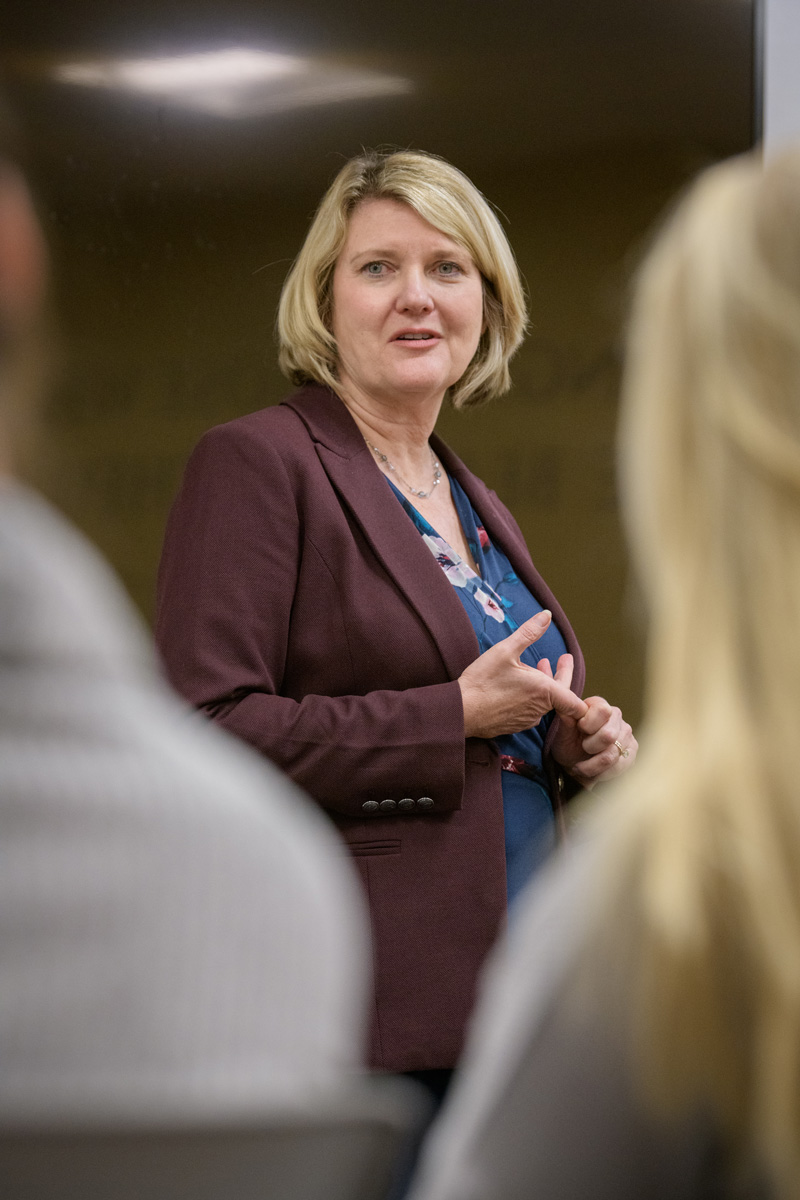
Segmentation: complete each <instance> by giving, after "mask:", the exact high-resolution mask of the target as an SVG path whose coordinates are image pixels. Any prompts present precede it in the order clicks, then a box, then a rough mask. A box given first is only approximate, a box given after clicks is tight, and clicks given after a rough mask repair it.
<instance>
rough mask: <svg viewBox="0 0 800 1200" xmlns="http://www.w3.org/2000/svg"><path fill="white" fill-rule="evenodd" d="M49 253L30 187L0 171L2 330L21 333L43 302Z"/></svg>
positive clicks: (15, 174)
mask: <svg viewBox="0 0 800 1200" xmlns="http://www.w3.org/2000/svg"><path fill="white" fill-rule="evenodd" d="M46 278H47V251H46V249H45V244H44V238H43V236H42V232H41V229H40V228H39V222H38V220H37V218H36V214H35V212H34V208H33V202H32V200H31V197H30V192H29V191H28V187H27V184H26V183H25V180H24V179H23V178H22V176H21V175H20V173H19V172H18V171H17V170H16V169H14V168H13V167H5V168H0V330H2V332H3V334H4V335H5V336H6V337H11V338H13V337H14V336H16V335H19V334H22V333H24V332H25V330H26V329H27V328H28V327H29V326H30V325H31V324H32V323H33V321H34V320H35V318H36V317H37V315H38V314H39V311H40V309H41V307H42V303H43V301H44V293H45V283H46Z"/></svg>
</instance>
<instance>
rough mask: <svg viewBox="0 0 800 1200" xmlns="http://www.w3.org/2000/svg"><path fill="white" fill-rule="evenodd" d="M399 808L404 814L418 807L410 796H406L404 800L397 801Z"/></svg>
mask: <svg viewBox="0 0 800 1200" xmlns="http://www.w3.org/2000/svg"><path fill="white" fill-rule="evenodd" d="M397 807H398V808H401V809H402V810H403V812H410V811H411V809H413V808H415V807H416V805H415V804H414V801H413V800H412V799H411V797H410V796H406V797H405V798H404V799H403V800H398V801H397Z"/></svg>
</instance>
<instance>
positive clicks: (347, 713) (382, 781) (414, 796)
mask: <svg viewBox="0 0 800 1200" xmlns="http://www.w3.org/2000/svg"><path fill="white" fill-rule="evenodd" d="M296 473H297V472H296V464H295V465H294V466H293V467H290V466H287V462H286V457H285V455H282V454H281V453H280V452H279V449H277V448H276V446H270V444H269V443H268V442H267V441H266V440H265V439H258V440H256V439H254V438H253V437H252V436H251V435H250V434H249V433H248V432H247V430H246V429H243V428H242V425H241V423H239V422H232V423H230V424H229V425H224V426H218V427H217V428H216V429H212V430H210V431H209V433H207V434H206V435H205V436H204V438H203V439H202V440H201V442H200V443H199V445H198V446H197V448H196V450H195V451H194V453H193V454H192V456H191V458H190V461H189V463H188V465H187V469H186V473H185V476H184V480H183V484H182V487H181V490H180V492H179V495H178V497H177V500H176V502H175V505H174V507H173V510H172V512H171V514H170V518H169V521H168V525H167V532H166V537H165V542H164V550H163V554H162V559H161V566H160V569H159V585H158V604H157V615H156V640H157V643H158V646H159V650H160V653H161V656H162V659H163V662H164V665H165V668H166V672H167V675H168V676H169V678H170V681H171V682H172V684H173V685H174V686H175V688H176V689H177V690H178V691H179V692H180V693H181V694H182V695H183V696H184V697H185V698H186V699H187V700H188V701H189V702H190V703H191V704H193V705H194V706H195V707H197V708H198V709H200V710H201V711H202V712H204V713H205V714H206V715H208V716H209V717H211V718H212V719H213V720H215V721H216V722H218V723H219V724H220V725H222V726H223V727H224V728H226V729H227V730H228V731H230V732H231V733H233V734H235V735H237V736H238V737H240V738H242V739H243V740H244V741H246V742H248V743H250V744H251V745H252V746H254V747H255V748H256V749H257V750H259V751H260V752H262V753H263V754H265V755H266V756H267V757H268V758H269V759H271V760H272V761H273V762H274V763H276V764H277V765H278V766H280V767H281V768H282V769H283V770H285V771H286V772H287V773H288V774H289V775H290V776H291V777H292V778H293V779H294V780H295V781H296V782H297V783H298V784H300V785H301V786H302V787H303V788H304V789H305V790H306V791H307V792H309V793H310V794H311V795H312V796H313V797H314V798H315V799H316V800H318V802H319V803H321V804H322V805H323V806H325V807H327V808H330V809H331V810H333V811H334V812H336V813H338V814H340V815H344V816H351V817H358V818H360V819H363V818H364V816H365V814H366V813H371V814H372V815H377V816H379V815H381V814H382V813H383V812H384V811H385V810H384V809H380V808H379V807H378V806H379V805H380V804H381V803H383V802H384V801H385V800H393V801H394V802H395V804H397V803H398V802H399V801H401V800H408V799H411V800H413V801H414V807H413V815H414V816H420V817H422V816H434V815H436V814H437V813H441V812H443V811H451V810H453V809H457V808H460V806H461V799H462V794H463V790H464V775H465V741H464V721H463V709H462V704H461V691H460V688H459V686H458V682H457V681H443V682H437V683H430V684H428V685H426V686H422V687H411V688H403V689H402V690H392V689H391V688H386V689H377V690H367V691H366V693H365V694H361V695H358V694H356V695H340V694H335V693H336V691H337V689H336V687H333V686H332V687H331V692H332V693H334V694H330V695H328V694H307V695H302V696H301V697H300V698H290V697H288V696H286V695H284V694H282V692H283V691H284V690H285V689H284V687H283V684H284V676H285V672H286V667H287V654H288V652H289V643H290V637H291V636H293V634H292V609H293V602H294V600H295V594H296V589H297V586H298V574H299V571H300V569H301V547H302V546H303V544H304V534H305V533H306V531H305V530H304V528H303V525H304V517H305V514H304V512H303V510H302V504H301V503H299V501H298V480H297V478H296V477H295V476H296ZM309 558H313V547H312V549H311V550H309V548H308V543H307V539H306V555H305V559H304V561H303V563H302V568H303V570H304V571H306V572H307V571H308V570H309V567H308V562H309ZM317 569H318V570H319V571H324V570H328V569H329V568H327V567H326V566H325V565H324V563H323V562H322V561H321V560H320V561H319V562H318V564H317ZM301 633H302V631H301ZM295 636H297V631H296V630H295ZM323 653H324V651H323ZM484 745H485V744H484ZM420 801H424V802H425V803H424V804H420V803H419V802H420ZM428 801H432V803H428ZM365 805H367V806H368V807H367V808H366V809H365V807H364V806H365ZM386 809H388V810H390V812H391V811H393V806H391V805H387V806H386ZM408 810H409V806H408V805H407V804H405V805H402V806H401V809H400V811H401V812H407V811H408ZM386 815H389V812H387V814H386ZM395 815H396V814H395Z"/></svg>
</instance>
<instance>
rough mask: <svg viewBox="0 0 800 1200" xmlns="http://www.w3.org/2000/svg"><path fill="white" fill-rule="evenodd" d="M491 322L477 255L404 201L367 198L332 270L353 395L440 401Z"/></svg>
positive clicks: (346, 388)
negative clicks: (487, 317)
mask: <svg viewBox="0 0 800 1200" xmlns="http://www.w3.org/2000/svg"><path fill="white" fill-rule="evenodd" d="M483 327H484V320H483V286H482V280H481V276H480V273H479V271H478V269H477V267H476V266H475V263H474V262H473V261H472V259H471V257H470V255H469V254H468V253H467V251H466V250H464V249H463V248H462V247H461V246H459V245H458V244H457V243H456V242H454V241H452V240H451V239H450V238H449V237H447V236H446V235H445V234H444V233H441V232H440V230H438V229H436V228H435V227H434V226H433V225H430V224H429V223H428V222H427V221H425V220H424V219H423V218H422V217H421V216H419V214H418V213H416V212H415V211H414V210H413V209H412V208H409V207H408V205H406V204H401V203H400V202H399V201H397V200H365V201H363V203H361V204H360V205H359V206H358V208H357V209H356V210H355V211H354V213H353V215H352V216H351V218H350V225H349V228H348V232H347V240H346V241H345V244H344V246H343V247H342V251H341V253H340V255H339V257H338V259H337V261H336V266H335V268H334V273H333V334H334V337H335V338H336V344H337V347H338V354H339V357H338V367H337V374H338V378H339V381H340V383H341V385H342V390H343V392H344V393H345V395H346V397H348V396H349V397H350V398H352V399H358V400H360V401H362V402H363V401H366V402H367V403H369V402H370V401H373V402H378V403H386V402H389V403H397V402H401V403H402V402H403V401H408V400H414V401H420V400H421V401H428V400H429V401H431V402H435V403H437V404H439V403H441V400H442V397H443V396H444V393H445V391H446V390H447V388H449V387H450V386H451V384H454V383H455V382H456V381H457V380H458V379H460V378H461V376H462V375H463V374H464V372H465V370H466V369H467V367H468V366H469V363H470V361H471V360H472V357H473V355H474V354H475V351H476V349H477V347H478V341H479V339H480V336H481V333H482V331H483Z"/></svg>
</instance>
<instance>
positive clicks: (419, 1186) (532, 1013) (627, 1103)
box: [411, 838, 766, 1200]
mask: <svg viewBox="0 0 800 1200" xmlns="http://www.w3.org/2000/svg"><path fill="white" fill-rule="evenodd" d="M603 857H604V856H603V847H602V844H601V843H600V842H598V841H597V839H596V838H592V839H584V840H580V839H578V840H577V841H576V843H575V844H573V845H571V846H570V847H569V849H568V850H567V851H565V852H562V854H561V856H560V857H559V859H558V860H557V861H556V862H554V863H553V864H551V865H550V867H548V868H547V869H546V870H545V871H544V872H543V874H542V877H541V878H540V879H539V880H538V881H537V882H535V883H534V884H533V885H532V886H531V887H530V888H529V889H528V891H527V893H525V895H524V896H523V897H521V899H520V901H519V902H518V903H519V908H518V909H516V910H515V911H512V923H511V927H510V929H509V932H508V935H507V937H506V938H505V940H504V941H503V942H502V944H501V945H500V946H499V947H498V949H497V951H496V952H495V954H494V956H493V958H492V960H491V962H490V964H489V967H488V970H487V972H486V974H485V976H484V981H483V987H482V994H481V999H480V1003H479V1005H478V1010H477V1015H476V1018H475V1020H474V1022H473V1025H472V1029H471V1035H470V1039H469V1042H468V1045H467V1051H466V1054H465V1057H464V1060H463V1063H462V1068H461V1070H460V1072H459V1076H458V1078H457V1080H456V1082H455V1084H454V1086H453V1089H452V1092H451V1095H450V1096H449V1098H448V1103H447V1104H446V1106H445V1109H444V1112H443V1114H442V1117H441V1118H440V1120H439V1122H437V1123H436V1124H435V1125H434V1128H433V1131H432V1133H431V1135H430V1137H429V1139H428V1143H427V1145H426V1147H425V1151H424V1153H423V1157H422V1161H421V1168H420V1171H419V1173H418V1176H417V1181H416V1185H415V1187H414V1188H413V1189H412V1193H411V1200H538V1198H541V1200H712V1198H713V1200H723V1198H728V1200H730V1198H733V1197H740V1198H741V1200H744V1198H745V1197H747V1198H748V1200H755V1198H756V1197H763V1196H765V1195H766V1193H765V1192H762V1191H759V1190H756V1189H755V1188H754V1187H753V1186H752V1185H749V1184H742V1185H741V1186H739V1185H734V1184H733V1183H732V1182H730V1181H727V1180H726V1178H725V1175H724V1172H723V1158H722V1155H721V1152H720V1146H719V1142H718V1139H717V1137H716V1136H715V1132H714V1129H713V1127H712V1125H711V1123H710V1122H709V1121H708V1120H706V1119H705V1118H704V1117H703V1116H702V1115H701V1114H700V1113H699V1112H697V1113H693V1114H692V1115H691V1116H690V1117H687V1118H686V1119H685V1120H682V1121H681V1122H680V1123H678V1124H676V1125H675V1126H674V1127H670V1126H668V1125H666V1124H664V1123H662V1122H661V1121H659V1120H656V1119H655V1118H654V1117H653V1116H651V1114H650V1112H649V1110H648V1107H647V1106H646V1105H645V1104H643V1103H642V1100H641V1097H640V1093H639V1091H638V1088H637V1085H636V1082H635V1079H636V1070H635V1067H634V1065H633V1064H632V1061H631V1051H630V1044H629V1039H628V1038H627V1037H626V1036H625V1021H626V1016H625V1006H624V1005H622V1006H621V1007H619V1008H617V1009H614V1008H612V1007H610V1006H609V1004H608V1003H607V1001H606V1002H604V1003H595V999H596V996H597V995H603V996H604V997H607V996H608V995H609V991H608V989H607V987H606V986H605V981H604V980H603V979H601V978H599V977H598V976H595V977H594V980H595V983H596V985H597V992H596V994H593V992H592V989H591V986H590V987H589V988H588V990H587V988H586V974H585V973H584V974H583V975H582V977H581V987H580V989H579V990H578V989H576V988H575V986H574V971H573V968H574V967H575V964H576V963H578V962H579V961H580V960H581V957H582V956H583V955H584V954H585V953H586V949H587V945H588V939H589V937H590V936H591V934H590V930H591V920H590V917H591V914H592V912H593V905H594V902H595V897H596V896H597V894H598V887H599V882H598V871H599V869H600V868H601V866H602V865H603ZM592 969H594V970H595V971H599V972H600V974H602V965H601V964H599V963H598V960H597V959H592ZM592 979H593V977H592V975H591V974H589V983H590V984H591V982H592ZM619 983H620V981H619V980H616V981H615V988H614V993H615V994H620V991H621V994H624V987H623V988H622V989H621V990H620V987H619Z"/></svg>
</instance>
